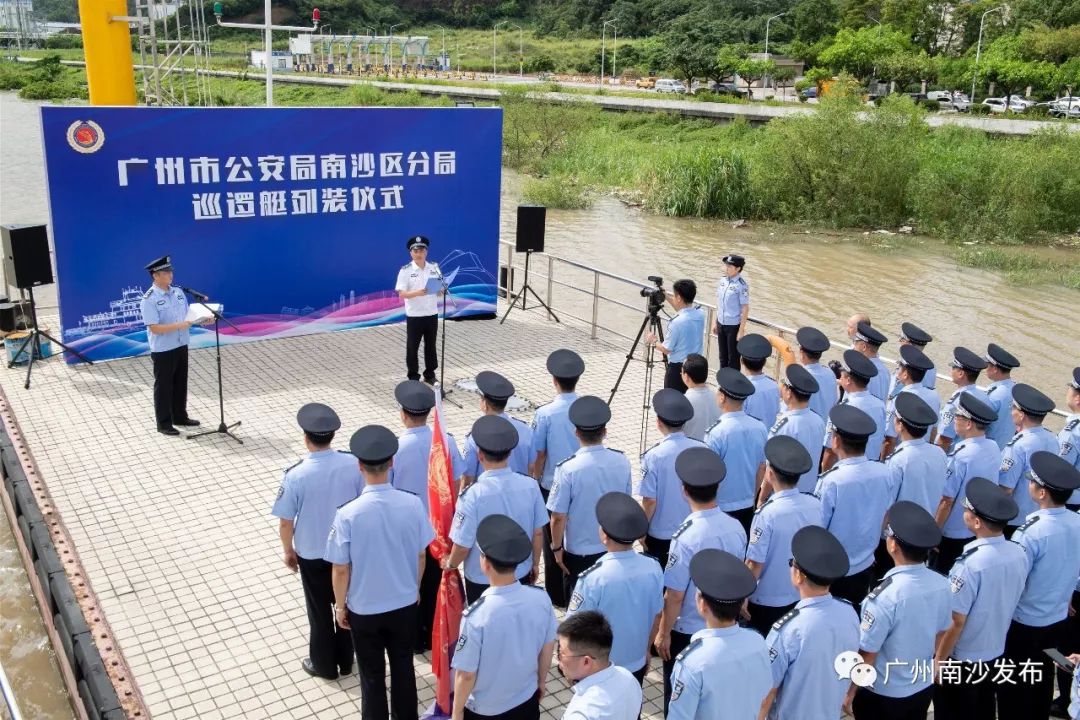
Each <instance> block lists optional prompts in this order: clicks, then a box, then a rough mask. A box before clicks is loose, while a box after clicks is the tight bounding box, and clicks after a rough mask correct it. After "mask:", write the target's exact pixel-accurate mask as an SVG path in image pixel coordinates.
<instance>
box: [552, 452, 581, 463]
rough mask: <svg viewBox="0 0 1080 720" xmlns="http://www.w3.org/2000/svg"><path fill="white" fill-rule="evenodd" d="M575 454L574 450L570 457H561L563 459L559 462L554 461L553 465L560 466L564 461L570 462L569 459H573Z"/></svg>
mask: <svg viewBox="0 0 1080 720" xmlns="http://www.w3.org/2000/svg"><path fill="white" fill-rule="evenodd" d="M575 455H577V451H576V450H575V451H574V454H573V455H571V456H570V457H568V458H565V459H563V460H560V461H559V462H557V463H555V467H561V466H562V465H563V464H564V463H567V462H570V461H571V460H573V459H574V456H575Z"/></svg>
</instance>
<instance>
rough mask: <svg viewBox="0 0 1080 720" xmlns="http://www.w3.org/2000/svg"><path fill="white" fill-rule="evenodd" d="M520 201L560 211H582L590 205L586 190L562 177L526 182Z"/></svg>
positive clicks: (535, 179) (590, 200)
mask: <svg viewBox="0 0 1080 720" xmlns="http://www.w3.org/2000/svg"><path fill="white" fill-rule="evenodd" d="M522 199H523V200H525V202H529V203H534V204H536V205H544V206H546V207H549V208H557V209H560V210H584V209H585V208H588V207H589V206H591V205H592V199H591V198H590V197H589V192H588V188H586V187H583V186H581V185H579V184H578V183H576V182H574V181H573V180H570V179H568V178H564V177H545V178H530V179H529V180H526V181H525V188H524V190H523V192H522Z"/></svg>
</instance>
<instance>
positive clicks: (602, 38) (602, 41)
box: [600, 22, 607, 88]
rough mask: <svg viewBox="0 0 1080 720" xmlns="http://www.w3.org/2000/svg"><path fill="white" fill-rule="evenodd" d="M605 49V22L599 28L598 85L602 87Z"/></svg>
mask: <svg viewBox="0 0 1080 720" xmlns="http://www.w3.org/2000/svg"><path fill="white" fill-rule="evenodd" d="M605 50H607V23H606V22H605V23H604V24H603V26H602V27H601V29H600V87H601V88H602V87H604V51H605Z"/></svg>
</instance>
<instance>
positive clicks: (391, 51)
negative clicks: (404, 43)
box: [387, 23, 405, 72]
mask: <svg viewBox="0 0 1080 720" xmlns="http://www.w3.org/2000/svg"><path fill="white" fill-rule="evenodd" d="M404 24H405V23H398V24H396V25H391V26H390V32H389V33H387V34H388V35H389V36H390V61H389V62H388V63H387V64H388V65H389V66H390V70H391V72H392V71H393V70H394V28H399V27H401V26H402V25H404ZM401 52H402V54H404V53H405V48H401Z"/></svg>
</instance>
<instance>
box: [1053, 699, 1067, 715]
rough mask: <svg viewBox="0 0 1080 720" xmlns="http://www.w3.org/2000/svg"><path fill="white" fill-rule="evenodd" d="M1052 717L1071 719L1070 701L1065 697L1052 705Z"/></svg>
mask: <svg viewBox="0 0 1080 720" xmlns="http://www.w3.org/2000/svg"><path fill="white" fill-rule="evenodd" d="M1050 717H1056V718H1067V717H1069V701H1068V699H1066V698H1065V696H1064V695H1062V696H1061V697H1059V698H1058V699H1057V700H1054V702H1052V703H1050Z"/></svg>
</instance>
